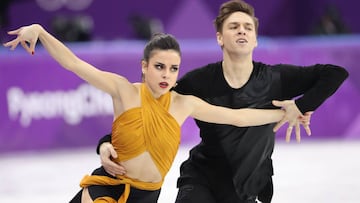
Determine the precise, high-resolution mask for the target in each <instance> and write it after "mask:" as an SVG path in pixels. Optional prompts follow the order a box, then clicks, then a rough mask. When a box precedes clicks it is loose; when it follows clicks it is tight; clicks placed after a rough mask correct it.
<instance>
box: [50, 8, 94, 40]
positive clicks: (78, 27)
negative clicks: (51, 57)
mask: <svg viewBox="0 0 360 203" xmlns="http://www.w3.org/2000/svg"><path fill="white" fill-rule="evenodd" d="M93 27H94V25H93V20H92V18H91V17H89V16H76V17H69V16H61V15H58V16H55V18H54V19H53V20H52V22H51V29H52V32H53V33H54V35H55V36H56V37H57V38H58V39H60V40H61V41H67V42H84V41H90V40H91V37H92V32H93Z"/></svg>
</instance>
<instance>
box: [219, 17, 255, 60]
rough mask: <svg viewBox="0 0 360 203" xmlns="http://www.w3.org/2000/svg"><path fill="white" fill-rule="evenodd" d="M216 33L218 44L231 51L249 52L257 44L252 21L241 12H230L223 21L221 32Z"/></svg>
mask: <svg viewBox="0 0 360 203" xmlns="http://www.w3.org/2000/svg"><path fill="white" fill-rule="evenodd" d="M216 35H217V41H218V44H219V45H220V46H221V47H222V48H223V50H224V51H228V52H231V53H235V54H249V53H252V51H253V50H254V48H255V47H256V46H257V38H256V31H255V25H254V21H253V19H252V18H251V17H250V16H249V15H248V14H246V13H243V12H235V13H233V14H231V15H230V16H229V17H228V18H227V19H226V20H225V21H224V24H223V27H222V33H220V32H217V33H216Z"/></svg>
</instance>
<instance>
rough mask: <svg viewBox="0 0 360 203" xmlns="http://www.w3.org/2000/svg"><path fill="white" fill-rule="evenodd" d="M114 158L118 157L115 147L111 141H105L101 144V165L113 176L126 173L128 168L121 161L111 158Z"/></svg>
mask: <svg viewBox="0 0 360 203" xmlns="http://www.w3.org/2000/svg"><path fill="white" fill-rule="evenodd" d="M111 157H112V158H117V154H116V151H115V149H114V147H113V146H112V145H111V143H109V142H105V143H103V144H101V145H100V160H101V165H102V166H103V167H104V169H105V171H106V172H108V173H109V174H110V175H112V176H116V175H124V174H125V173H126V170H125V168H124V167H123V166H121V165H120V164H119V163H116V162H114V161H112V160H111Z"/></svg>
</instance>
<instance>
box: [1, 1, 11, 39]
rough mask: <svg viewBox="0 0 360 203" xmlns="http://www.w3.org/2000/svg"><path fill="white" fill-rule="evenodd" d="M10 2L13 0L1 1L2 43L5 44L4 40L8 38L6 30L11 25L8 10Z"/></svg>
mask: <svg viewBox="0 0 360 203" xmlns="http://www.w3.org/2000/svg"><path fill="white" fill-rule="evenodd" d="M10 2H11V0H0V42H3V38H5V37H4V36H6V34H5V32H6V30H5V29H6V27H7V26H8V25H9V19H8V18H9V17H8V8H9V5H10ZM4 41H6V39H5V40H4Z"/></svg>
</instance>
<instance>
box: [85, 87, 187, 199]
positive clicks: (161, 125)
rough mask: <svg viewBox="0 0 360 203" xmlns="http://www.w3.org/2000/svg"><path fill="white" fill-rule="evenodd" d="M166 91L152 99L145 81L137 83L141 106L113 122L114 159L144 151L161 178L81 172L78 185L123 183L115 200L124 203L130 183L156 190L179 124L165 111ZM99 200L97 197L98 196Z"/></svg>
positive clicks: (177, 136)
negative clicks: (151, 179)
mask: <svg viewBox="0 0 360 203" xmlns="http://www.w3.org/2000/svg"><path fill="white" fill-rule="evenodd" d="M170 100H171V94H170V92H168V93H166V94H164V95H162V96H161V97H160V98H158V99H155V98H154V97H153V96H152V94H151V93H150V91H149V89H148V87H147V86H146V85H145V84H142V85H141V107H137V108H133V109H129V110H128V111H126V112H124V113H123V114H121V115H120V116H119V117H118V118H116V120H115V121H114V122H113V127H112V144H113V145H114V148H115V150H116V152H117V154H118V159H117V160H115V161H120V160H121V161H126V160H129V159H131V158H134V157H136V156H138V155H140V154H142V153H144V152H145V151H148V152H149V154H150V155H151V157H152V159H153V160H154V162H155V164H156V166H157V168H158V170H159V171H160V173H161V175H162V177H163V179H162V181H161V182H159V183H146V182H140V181H136V180H132V179H130V178H128V177H126V176H118V177H117V179H113V178H110V177H107V176H95V175H92V176H85V177H84V178H83V180H82V181H81V183H80V185H81V187H87V186H90V185H119V184H125V185H126V187H125V191H124V193H123V195H122V196H121V198H120V199H119V201H118V202H119V203H120V202H122V203H125V202H126V199H127V197H128V195H129V193H130V185H131V186H132V187H136V188H139V189H142V190H158V189H160V188H161V185H162V184H163V181H164V177H165V175H166V174H167V172H168V171H169V170H170V167H171V164H172V162H173V161H174V158H175V156H176V153H177V150H178V147H179V144H180V126H179V124H178V123H177V121H176V120H175V119H174V118H173V117H172V116H171V115H170V114H169V112H168V110H169V106H170ZM99 201H100V200H99Z"/></svg>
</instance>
